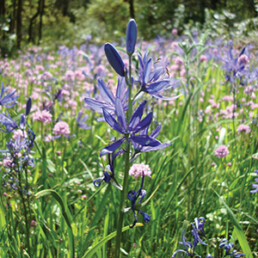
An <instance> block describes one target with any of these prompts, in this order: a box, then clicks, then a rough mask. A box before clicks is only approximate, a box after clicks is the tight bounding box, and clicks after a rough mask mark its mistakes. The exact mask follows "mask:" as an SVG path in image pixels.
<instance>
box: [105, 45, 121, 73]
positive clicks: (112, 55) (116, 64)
mask: <svg viewBox="0 0 258 258" xmlns="http://www.w3.org/2000/svg"><path fill="white" fill-rule="evenodd" d="M104 50H105V54H106V57H107V59H108V62H109V63H110V65H111V66H112V67H113V69H114V70H115V71H116V72H117V73H118V74H119V75H120V76H125V64H124V62H123V60H122V58H121V56H120V55H119V53H118V52H117V50H116V48H115V47H114V46H113V45H112V44H110V43H106V44H105V46H104Z"/></svg>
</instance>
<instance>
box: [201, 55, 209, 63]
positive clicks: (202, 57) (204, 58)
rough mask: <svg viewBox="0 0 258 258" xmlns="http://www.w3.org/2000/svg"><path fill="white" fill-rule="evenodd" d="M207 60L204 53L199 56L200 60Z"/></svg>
mask: <svg viewBox="0 0 258 258" xmlns="http://www.w3.org/2000/svg"><path fill="white" fill-rule="evenodd" d="M207 61H208V59H207V57H206V56H205V55H201V56H200V62H207Z"/></svg>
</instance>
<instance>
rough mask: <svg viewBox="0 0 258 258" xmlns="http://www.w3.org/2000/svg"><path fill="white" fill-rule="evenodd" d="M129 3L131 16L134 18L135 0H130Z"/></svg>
mask: <svg viewBox="0 0 258 258" xmlns="http://www.w3.org/2000/svg"><path fill="white" fill-rule="evenodd" d="M129 5H130V17H131V18H133V19H134V18H135V15H134V2H133V0H129Z"/></svg>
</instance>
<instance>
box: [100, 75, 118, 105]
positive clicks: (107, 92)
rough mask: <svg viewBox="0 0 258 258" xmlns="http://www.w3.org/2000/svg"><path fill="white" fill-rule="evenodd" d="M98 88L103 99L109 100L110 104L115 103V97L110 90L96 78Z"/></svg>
mask: <svg viewBox="0 0 258 258" xmlns="http://www.w3.org/2000/svg"><path fill="white" fill-rule="evenodd" d="M98 88H99V93H100V95H101V96H102V97H103V99H104V100H106V101H107V102H109V103H110V104H114V103H115V98H114V95H113V93H112V92H111V90H110V89H109V88H108V87H107V85H106V84H105V82H104V81H103V80H102V79H98Z"/></svg>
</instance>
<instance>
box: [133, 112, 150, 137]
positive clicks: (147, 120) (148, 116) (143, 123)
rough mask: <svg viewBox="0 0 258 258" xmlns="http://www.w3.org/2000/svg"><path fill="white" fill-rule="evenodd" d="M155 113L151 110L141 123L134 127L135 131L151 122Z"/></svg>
mask: <svg viewBox="0 0 258 258" xmlns="http://www.w3.org/2000/svg"><path fill="white" fill-rule="evenodd" d="M152 117H153V113H152V112H150V113H149V114H148V115H147V116H146V117H145V118H144V119H143V120H142V121H140V122H139V124H138V125H137V126H136V127H135V128H134V129H133V133H137V132H139V131H140V130H144V129H145V128H146V127H148V126H149V125H150V124H151V121H152Z"/></svg>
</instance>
